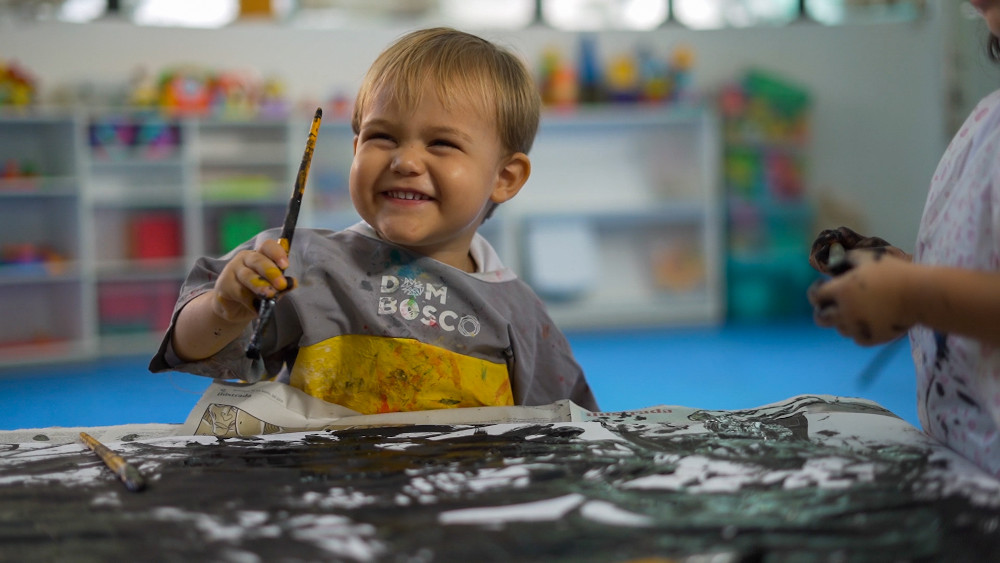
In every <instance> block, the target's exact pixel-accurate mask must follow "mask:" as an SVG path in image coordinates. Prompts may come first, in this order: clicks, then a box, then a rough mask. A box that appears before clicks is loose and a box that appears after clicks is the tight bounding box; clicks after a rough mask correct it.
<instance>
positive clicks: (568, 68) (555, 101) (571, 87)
mask: <svg viewBox="0 0 1000 563" xmlns="http://www.w3.org/2000/svg"><path fill="white" fill-rule="evenodd" d="M539 82H540V84H541V88H542V102H543V103H544V104H546V105H549V106H556V107H569V106H574V105H576V103H577V102H578V101H579V85H578V84H577V80H576V71H575V70H574V69H573V66H572V65H570V64H569V63H567V62H566V61H565V60H564V59H563V57H562V55H560V53H559V51H558V50H556V49H554V48H549V49H546V50H545V53H544V54H543V55H542V70H541V77H540V80H539Z"/></svg>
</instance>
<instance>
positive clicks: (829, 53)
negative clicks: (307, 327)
mask: <svg viewBox="0 0 1000 563" xmlns="http://www.w3.org/2000/svg"><path fill="white" fill-rule="evenodd" d="M935 5H936V4H935ZM948 15H949V17H950V16H951V14H950V13H949V14H948ZM950 21H951V20H949V18H945V17H942V14H941V13H937V11H935V13H933V14H932V15H931V16H930V17H928V18H927V19H924V20H921V21H919V22H915V23H909V24H886V25H869V26H845V27H822V26H817V25H810V24H799V25H793V26H790V27H787V28H779V29H748V30H724V31H700V32H695V31H690V30H686V29H681V28H667V29H662V30H658V31H655V32H647V33H631V32H629V33H626V32H615V33H603V34H601V36H600V38H599V47H600V50H601V54H602V55H604V56H608V55H610V54H612V53H615V52H618V51H621V50H626V49H632V48H633V47H634V46H635V45H637V44H638V43H640V42H641V43H645V44H647V45H649V46H650V47H651V48H653V49H654V51H658V52H663V53H666V52H669V51H670V50H671V49H672V48H673V47H674V46H675V45H677V44H679V43H685V44H688V45H690V46H692V47H693V48H694V49H695V52H696V56H697V61H696V72H695V83H696V85H697V86H698V87H702V88H714V87H716V86H717V85H719V84H720V83H722V82H725V81H727V80H730V79H732V78H733V77H735V76H737V75H738V74H739V73H740V72H741V71H742V70H743V69H745V68H747V67H748V66H754V67H760V68H764V69H768V70H772V71H775V72H778V73H780V74H782V75H785V76H786V77H788V78H791V79H793V80H795V81H797V82H798V83H800V84H802V85H804V86H806V87H808V88H809V89H811V90H812V92H814V118H813V132H814V135H813V142H812V146H811V158H812V161H811V162H812V165H811V170H810V186H811V188H810V189H812V190H813V191H814V192H819V191H829V192H831V193H834V194H836V195H837V196H838V197H840V198H845V199H847V200H850V201H853V202H855V203H856V204H857V205H858V206H859V207H860V208H862V209H863V210H864V215H865V217H866V218H867V222H868V223H869V226H870V227H871V229H872V234H878V235H880V236H883V237H884V238H886V239H888V240H890V241H892V242H894V243H895V244H898V245H899V246H901V247H903V248H905V249H907V250H911V249H912V246H913V240H914V239H915V237H916V229H917V224H918V222H919V219H920V214H921V211H922V208H923V202H924V196H925V194H926V190H927V186H928V183H929V179H930V176H931V174H932V172H933V169H934V167H935V165H936V163H937V159H938V157H939V156H940V154H941V152H942V151H943V149H944V147H945V146H946V143H947V140H948V138H949V136H950V131H948V128H949V124H950V122H949V120H948V115H947V104H946V103H945V102H946V93H947V91H948V87H947V85H946V84H945V83H944V76H945V72H944V63H945V54H946V53H947V52H949V50H948V49H946V41H947V39H948V38H949V37H950V35H951V34H950V33H949V31H948V30H949V29H950V28H949V25H950V24H949V22H950ZM963 29H964V28H963ZM403 31H404V30H403V29H402V28H393V29H387V28H380V29H372V28H365V29H357V30H312V29H289V28H280V27H268V26H261V25H252V26H250V25H241V26H235V27H231V28H226V29H222V30H214V31H207V30H177V29H154V28H138V27H133V26H130V25H127V24H121V23H99V24H89V25H67V24H55V23H46V24H24V25H19V26H17V27H8V28H4V29H0V58H5V59H12V60H16V61H18V62H20V63H22V64H24V65H25V66H27V67H28V68H30V69H32V71H33V72H34V73H35V74H36V75H37V76H38V77H39V79H40V81H41V87H42V90H43V93H44V92H45V91H48V90H51V89H54V88H55V87H56V86H58V85H60V84H64V83H71V82H82V81H89V82H93V83H96V84H103V83H114V82H118V81H121V80H122V79H123V77H126V76H128V75H129V74H131V73H132V72H133V71H134V70H135V69H136V67H137V66H139V65H145V66H146V67H148V68H149V69H151V70H153V71H159V70H161V69H163V68H165V67H169V66H175V65H177V64H180V63H197V64H199V65H203V66H207V67H209V68H217V69H218V68H226V69H241V68H255V69H257V70H258V71H259V72H260V73H262V74H264V75H268V74H274V75H277V76H280V77H282V78H283V79H284V80H285V82H286V84H287V86H288V89H289V92H290V93H291V94H292V95H293V97H294V98H296V99H298V98H311V100H310V102H309V104H315V103H316V100H319V99H323V98H326V97H327V96H329V95H330V94H331V93H333V92H334V91H337V90H342V91H347V92H349V93H351V94H353V90H354V89H355V88H356V86H357V84H358V82H359V80H360V77H361V75H362V74H363V72H364V70H365V69H366V68H367V66H368V64H369V63H370V62H371V60H372V59H373V58H374V57H375V56H376V55H377V53H378V52H379V51H380V50H381V49H382V48H383V47H384V46H385V45H386V44H388V43H389V42H390V41H392V40H393V39H394V38H395V37H397V36H398V35H399V34H400V33H402V32H403ZM483 35H485V36H487V37H490V38H492V39H497V40H499V41H501V42H504V43H506V44H509V45H511V46H513V47H514V48H515V49H517V50H519V51H520V52H522V53H523V54H524V55H525V56H526V57H527V59H528V60H530V61H537V60H538V59H539V56H540V53H541V50H542V49H543V48H545V47H547V46H550V45H560V46H562V47H563V49H564V50H565V51H567V52H570V53H572V52H574V51H575V49H576V45H577V39H578V38H577V37H576V36H575V35H572V34H567V33H561V32H557V31H553V30H550V29H545V28H532V29H528V30H523V31H518V32H503V33H499V32H483ZM961 35H963V37H959V38H958V39H959V40H965V41H975V42H976V43H977V46H978V43H980V42H981V41H980V40H979V38H978V37H976V38H970V37H967V36H965V35H967V34H966V33H964V32H963V33H961ZM977 52H978V49H977Z"/></svg>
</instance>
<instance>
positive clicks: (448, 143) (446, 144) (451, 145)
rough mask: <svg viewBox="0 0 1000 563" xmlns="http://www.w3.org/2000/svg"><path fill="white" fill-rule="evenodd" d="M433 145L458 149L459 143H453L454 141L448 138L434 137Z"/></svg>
mask: <svg viewBox="0 0 1000 563" xmlns="http://www.w3.org/2000/svg"><path fill="white" fill-rule="evenodd" d="M431 146H432V147H448V148H453V149H457V148H458V145H457V144H456V143H453V142H451V141H449V140H447V139H434V140H433V141H431Z"/></svg>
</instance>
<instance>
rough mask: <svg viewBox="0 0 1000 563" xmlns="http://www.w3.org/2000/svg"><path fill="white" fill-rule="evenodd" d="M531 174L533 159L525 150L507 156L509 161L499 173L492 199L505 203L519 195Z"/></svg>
mask: <svg viewBox="0 0 1000 563" xmlns="http://www.w3.org/2000/svg"><path fill="white" fill-rule="evenodd" d="M530 175H531V160H530V159H529V158H528V155H526V154H524V153H523V152H517V153H514V154H512V155H511V156H509V157H508V158H507V162H506V163H505V164H504V165H503V168H501V169H500V172H499V173H498V174H497V181H496V184H495V185H494V186H493V193H492V194H491V195H490V201H492V202H493V203H503V202H505V201H507V200H509V199H511V198H512V197H514V196H516V195H517V192H519V191H521V188H522V187H523V186H524V183H525V182H527V181H528V176H530Z"/></svg>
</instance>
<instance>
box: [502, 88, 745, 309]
mask: <svg viewBox="0 0 1000 563" xmlns="http://www.w3.org/2000/svg"><path fill="white" fill-rule="evenodd" d="M720 152H721V142H720V136H719V123H718V118H717V117H716V114H715V113H714V111H712V110H711V109H709V108H706V107H702V106H692V107H688V106H682V107H644V106H613V107H598V108H586V107H584V108H582V109H580V110H577V111H575V112H572V113H550V114H547V115H546V116H545V117H544V118H543V120H542V124H541V127H540V130H539V134H538V137H537V139H536V141H535V146H534V147H533V149H532V151H531V159H532V175H531V178H530V179H529V181H528V183H527V184H526V185H525V187H524V188H523V189H522V191H521V193H520V194H519V195H518V196H517V197H516V198H514V199H513V200H511V201H510V202H508V203H506V204H504V205H503V206H501V207H500V208H499V210H498V212H497V218H498V219H500V220H501V221H502V226H501V227H500V229H499V230H500V231H501V233H502V234H501V235H500V236H501V237H502V238H503V240H502V242H501V247H502V248H503V249H504V255H505V259H506V261H507V262H508V263H509V264H515V265H516V267H517V268H518V270H519V273H520V274H521V275H522V276H523V277H524V279H525V280H526V281H527V282H528V283H529V284H531V285H532V286H533V287H534V288H535V290H536V291H537V292H538V293H539V294H540V295H541V296H542V297H543V299H545V300H546V302H547V307H548V309H549V312H550V314H551V315H552V317H553V320H555V322H556V323H558V324H559V325H560V326H561V327H562V328H572V329H592V328H616V327H636V326H666V325H685V324H687V325H690V324H712V323H717V322H720V321H721V320H722V319H723V318H724V315H725V303H724V298H723V296H724V288H723V285H724V279H725V278H724V275H723V271H722V263H723V256H724V253H723V244H724V239H723V228H724V221H723V203H722V199H721V179H720ZM491 221H492V219H491Z"/></svg>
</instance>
